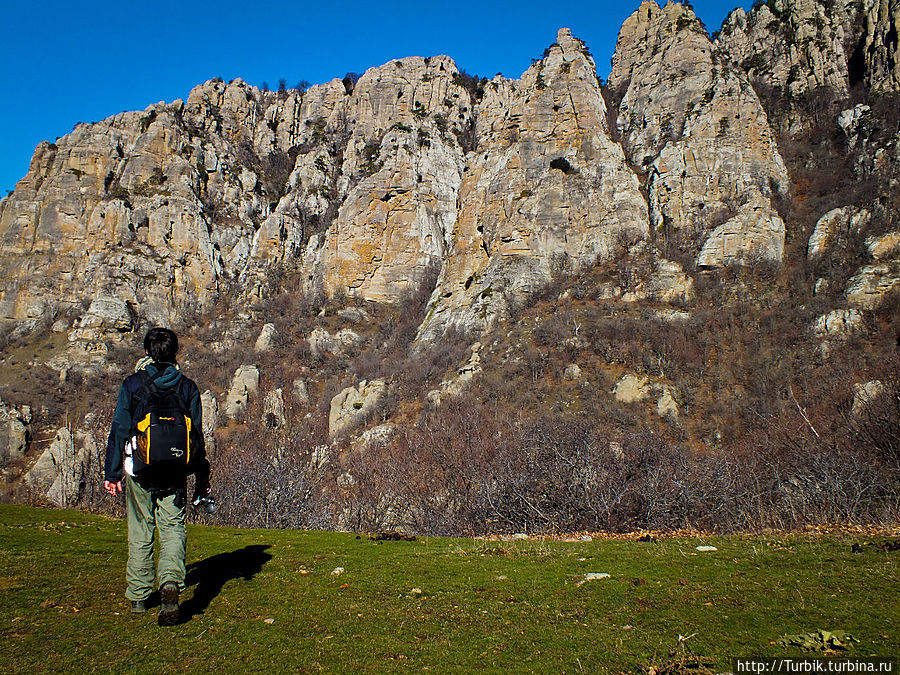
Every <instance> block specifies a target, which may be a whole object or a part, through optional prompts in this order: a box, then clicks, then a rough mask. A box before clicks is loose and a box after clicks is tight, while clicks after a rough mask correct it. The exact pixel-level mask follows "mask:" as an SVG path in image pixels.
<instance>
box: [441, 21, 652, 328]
mask: <svg viewBox="0 0 900 675" xmlns="http://www.w3.org/2000/svg"><path fill="white" fill-rule="evenodd" d="M595 72H596V67H595V65H594V61H593V59H592V58H591V57H590V55H589V54H588V53H587V50H586V49H585V47H584V44H583V43H582V42H581V41H580V40H577V39H575V38H573V37H572V35H571V33H570V32H569V31H568V30H567V29H563V30H560V31H559V34H558V35H557V41H556V43H555V44H553V45H552V46H551V47H550V48H549V49H548V51H547V55H546V56H545V57H544V58H543V59H542V60H541V61H538V62H536V63H535V64H534V65H533V66H532V67H531V68H529V69H528V71H527V72H526V73H525V74H524V75H523V76H522V79H521V80H517V81H509V80H505V79H503V78H500V77H496V78H494V79H493V80H491V81H490V82H489V83H488V84H487V85H486V87H485V96H484V100H483V101H482V102H481V103H480V104H479V107H478V117H477V125H476V134H477V137H478V139H479V146H478V152H477V154H476V155H474V156H472V157H471V158H470V159H469V162H468V164H467V166H466V167H465V179H464V181H463V184H462V187H461V189H460V196H459V202H460V209H459V219H458V222H457V224H456V229H455V231H454V232H453V237H452V248H451V250H450V251H449V254H448V256H447V261H446V264H445V267H444V269H443V270H442V272H441V277H440V280H439V282H438V287H437V289H436V290H435V293H434V295H433V296H432V307H433V311H432V313H431V314H430V316H429V318H428V319H427V320H426V323H425V325H424V331H423V332H424V334H425V335H433V334H435V333H436V332H437V331H438V330H440V329H441V328H444V327H447V326H456V327H462V328H466V329H475V330H485V329H488V328H490V327H491V326H492V325H493V324H494V323H495V322H496V321H497V319H499V318H501V317H502V316H503V315H504V313H505V311H506V307H507V304H508V303H509V302H510V301H514V300H515V299H516V298H517V297H521V294H527V293H528V292H530V291H533V290H535V289H536V288H538V287H539V286H540V285H541V284H543V283H545V282H546V281H547V280H549V279H550V276H551V274H552V273H553V272H554V271H557V272H558V271H561V270H562V269H565V268H567V267H570V268H573V269H578V268H580V267H582V266H584V265H586V264H592V263H594V262H596V260H597V259H598V258H601V259H602V258H605V257H606V256H608V255H609V254H610V252H611V250H612V249H613V247H614V246H615V245H616V244H618V243H620V241H622V240H625V241H628V240H631V241H634V240H637V239H642V238H644V237H646V236H647V231H648V227H647V211H646V204H645V202H644V200H643V198H642V197H641V194H640V191H639V188H638V182H637V179H636V177H635V175H634V174H633V173H632V172H631V171H630V170H629V169H628V167H627V165H626V163H625V158H624V156H623V154H622V151H621V148H620V147H619V146H618V145H616V144H615V143H613V141H612V140H611V139H610V137H609V134H608V130H607V127H606V105H605V103H604V100H603V97H602V96H601V94H600V88H599V86H598V83H597V78H596V75H595Z"/></svg>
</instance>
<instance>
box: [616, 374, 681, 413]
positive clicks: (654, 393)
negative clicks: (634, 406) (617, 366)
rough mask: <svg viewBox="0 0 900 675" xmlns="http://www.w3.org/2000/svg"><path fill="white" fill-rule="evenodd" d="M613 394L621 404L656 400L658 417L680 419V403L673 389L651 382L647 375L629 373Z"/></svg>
mask: <svg viewBox="0 0 900 675" xmlns="http://www.w3.org/2000/svg"><path fill="white" fill-rule="evenodd" d="M612 393H613V396H615V398H616V400H617V401H619V402H620V403H640V402H643V401H647V400H653V399H655V402H656V414H657V415H659V416H660V417H663V418H667V419H669V420H672V421H677V419H678V414H679V411H678V402H677V401H676V399H675V395H674V393H673V392H672V388H671V387H670V386H669V385H668V384H665V383H663V382H656V381H654V380H651V379H650V378H649V377H647V376H646V375H635V374H634V373H628V374H626V375H624V376H622V379H620V380H619V381H618V382H617V383H616V386H615V387H613V391H612Z"/></svg>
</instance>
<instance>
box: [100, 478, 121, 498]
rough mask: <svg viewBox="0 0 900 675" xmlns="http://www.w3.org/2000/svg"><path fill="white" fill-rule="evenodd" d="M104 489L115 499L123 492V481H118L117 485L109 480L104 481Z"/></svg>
mask: <svg viewBox="0 0 900 675" xmlns="http://www.w3.org/2000/svg"><path fill="white" fill-rule="evenodd" d="M103 489H104V490H106V491H107V492H108V493H109V494H111V495H112V496H113V497H115V496H116V495H117V494H119V493H120V492H122V481H116V482H115V483H111V482H110V481H108V480H105V481H103Z"/></svg>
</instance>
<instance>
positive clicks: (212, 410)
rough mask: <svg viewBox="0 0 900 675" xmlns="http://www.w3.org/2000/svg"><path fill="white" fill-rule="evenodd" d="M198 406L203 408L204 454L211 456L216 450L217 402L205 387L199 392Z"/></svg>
mask: <svg viewBox="0 0 900 675" xmlns="http://www.w3.org/2000/svg"><path fill="white" fill-rule="evenodd" d="M200 406H201V408H202V410H203V438H204V440H205V442H206V454H207V455H210V456H211V455H212V454H213V453H214V452H215V450H216V437H215V431H216V429H218V428H219V402H218V401H217V400H216V397H215V396H214V395H213V393H212V392H211V391H210V390H209V389H207V390H206V391H204V392H203V393H202V394H200Z"/></svg>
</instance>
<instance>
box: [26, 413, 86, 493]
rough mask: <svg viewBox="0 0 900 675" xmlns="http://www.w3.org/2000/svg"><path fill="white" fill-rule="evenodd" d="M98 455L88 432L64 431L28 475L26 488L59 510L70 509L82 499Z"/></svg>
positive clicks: (60, 430)
mask: <svg viewBox="0 0 900 675" xmlns="http://www.w3.org/2000/svg"><path fill="white" fill-rule="evenodd" d="M96 454H97V447H96V441H95V440H94V438H93V436H92V435H91V434H90V433H89V432H87V431H84V430H78V431H76V432H75V433H74V434H73V433H72V432H71V431H70V430H69V429H67V428H65V427H63V428H61V429H59V430H58V431H57V432H56V437H55V438H54V439H53V442H52V443H51V444H50V447H48V448H47V449H46V450H45V451H44V452H43V453H42V454H41V456H40V457H39V458H38V461H37V462H36V463H35V465H34V466H33V467H32V468H31V470H30V471H29V472H28V473H26V474H25V476H24V481H25V484H26V485H29V486H31V488H32V489H34V490H35V491H37V492H38V493H39V494H42V495H43V496H45V497H46V498H47V499H49V500H50V501H51V502H52V503H54V504H56V505H57V506H69V505H71V504H73V503H74V502H75V501H77V499H78V498H79V496H80V495H81V491H82V487H83V482H84V479H85V472H86V470H87V462H88V458H89V457H91V456H95V455H96Z"/></svg>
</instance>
